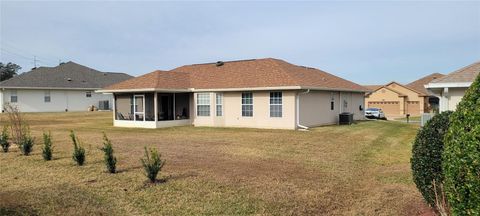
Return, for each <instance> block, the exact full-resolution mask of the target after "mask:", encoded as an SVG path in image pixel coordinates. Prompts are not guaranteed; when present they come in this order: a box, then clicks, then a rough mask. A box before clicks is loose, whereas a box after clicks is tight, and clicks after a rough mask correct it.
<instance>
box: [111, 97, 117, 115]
mask: <svg viewBox="0 0 480 216" xmlns="http://www.w3.org/2000/svg"><path fill="white" fill-rule="evenodd" d="M112 95H113V100H112V101H113V103H112V110H113V121H115V120H117V107H116V106H115V103H116V102H117V96H115V93H112Z"/></svg>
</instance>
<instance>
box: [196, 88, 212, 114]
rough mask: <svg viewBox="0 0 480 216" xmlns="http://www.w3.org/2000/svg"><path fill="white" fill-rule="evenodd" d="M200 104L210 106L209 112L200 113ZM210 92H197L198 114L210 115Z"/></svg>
mask: <svg viewBox="0 0 480 216" xmlns="http://www.w3.org/2000/svg"><path fill="white" fill-rule="evenodd" d="M203 97H205V98H203ZM200 106H205V107H208V113H200V109H199V107H200ZM210 115H211V113H210V93H204V92H202V93H197V116H202V117H208V116H210Z"/></svg>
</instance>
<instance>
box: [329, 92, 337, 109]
mask: <svg viewBox="0 0 480 216" xmlns="http://www.w3.org/2000/svg"><path fill="white" fill-rule="evenodd" d="M335 96H336V95H335V92H332V93H330V111H333V110H335Z"/></svg>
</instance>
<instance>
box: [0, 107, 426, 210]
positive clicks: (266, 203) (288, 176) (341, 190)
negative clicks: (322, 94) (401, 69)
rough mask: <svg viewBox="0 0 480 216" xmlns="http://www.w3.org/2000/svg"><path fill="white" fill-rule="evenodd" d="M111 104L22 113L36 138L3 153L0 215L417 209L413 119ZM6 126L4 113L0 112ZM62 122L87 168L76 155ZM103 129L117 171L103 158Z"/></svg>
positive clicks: (0, 171)
mask: <svg viewBox="0 0 480 216" xmlns="http://www.w3.org/2000/svg"><path fill="white" fill-rule="evenodd" d="M111 116H112V115H111V113H107V112H97V113H52V114H46V113H45V114H26V118H27V119H28V120H29V123H30V126H31V129H32V135H33V136H35V137H36V141H37V143H41V140H40V139H41V137H42V133H43V132H44V131H51V134H52V141H53V145H54V152H53V160H51V161H44V160H43V159H42V151H41V148H40V145H38V144H37V145H36V146H34V149H33V152H32V153H31V155H30V156H21V154H20V152H19V150H18V148H16V147H12V148H11V149H10V151H11V152H9V153H1V154H0V179H1V181H0V215H1V214H7V213H8V214H38V215H93V214H95V215H99V214H108V215H145V214H155V215H196V214H223V215H248V214H266V215H291V214H292V215H293V214H295V215H298V214H311V215H352V214H354V215H356V214H361V215H415V214H418V213H420V211H421V209H423V208H424V204H422V203H423V202H422V199H421V195H420V194H419V192H417V190H416V188H415V185H414V183H413V181H412V177H411V171H410V164H409V159H410V156H411V153H410V152H411V143H412V140H413V138H414V136H415V133H416V131H417V129H418V128H417V126H414V125H407V124H402V123H398V122H387V121H375V122H372V121H369V122H360V123H358V124H355V125H352V126H328V127H319V128H314V129H312V130H311V131H309V132H301V131H284V130H257V129H228V128H198V127H175V128H167V129H154V130H152V129H131V128H114V127H112V123H111ZM0 118H2V119H1V123H2V124H5V122H6V116H5V115H3V116H2V115H0ZM70 130H75V131H76V134H77V135H78V136H79V137H81V138H82V142H83V147H84V148H85V150H86V153H87V155H86V161H85V165H84V166H82V167H78V166H76V165H75V164H74V162H73V161H72V144H71V140H70V137H69V134H70ZM102 131H105V132H106V133H107V134H108V136H109V138H110V139H111V141H112V143H113V145H114V148H115V157H116V158H117V163H116V169H117V173H116V174H109V173H108V172H107V171H106V169H105V164H104V162H103V156H104V154H103V152H102V150H101V148H102V147H103V144H102V137H103V134H102ZM145 146H147V147H149V148H150V147H155V148H157V149H158V150H159V151H160V152H161V153H162V157H163V158H165V159H166V161H167V164H166V165H165V167H164V168H163V170H162V172H161V176H159V178H161V179H163V180H164V181H165V182H163V183H160V184H149V183H148V181H147V180H146V177H145V175H144V171H143V167H142V164H141V162H140V158H142V157H143V155H144V147H145Z"/></svg>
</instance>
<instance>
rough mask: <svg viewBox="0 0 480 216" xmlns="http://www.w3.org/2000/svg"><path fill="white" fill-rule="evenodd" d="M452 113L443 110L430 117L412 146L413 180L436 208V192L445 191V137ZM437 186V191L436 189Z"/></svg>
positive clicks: (441, 192)
mask: <svg viewBox="0 0 480 216" xmlns="http://www.w3.org/2000/svg"><path fill="white" fill-rule="evenodd" d="M451 114H452V112H443V113H441V114H437V115H435V116H434V117H433V118H432V119H430V121H428V122H427V124H425V126H424V127H423V128H422V129H420V131H418V133H417V136H416V137H415V141H414V142H413V147H412V158H411V160H410V161H411V166H412V174H413V180H414V182H415V184H416V185H417V188H418V190H419V191H420V193H422V196H423V198H424V199H425V201H426V202H427V203H428V204H429V205H430V206H432V207H435V208H436V202H435V200H436V199H435V194H443V191H440V189H441V188H443V187H442V186H440V185H441V184H442V183H443V172H442V153H443V146H444V144H443V139H444V136H445V134H446V133H447V131H448V126H449V117H450V115H451ZM433 182H435V183H436V185H434V184H433ZM435 188H436V190H437V191H435Z"/></svg>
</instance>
